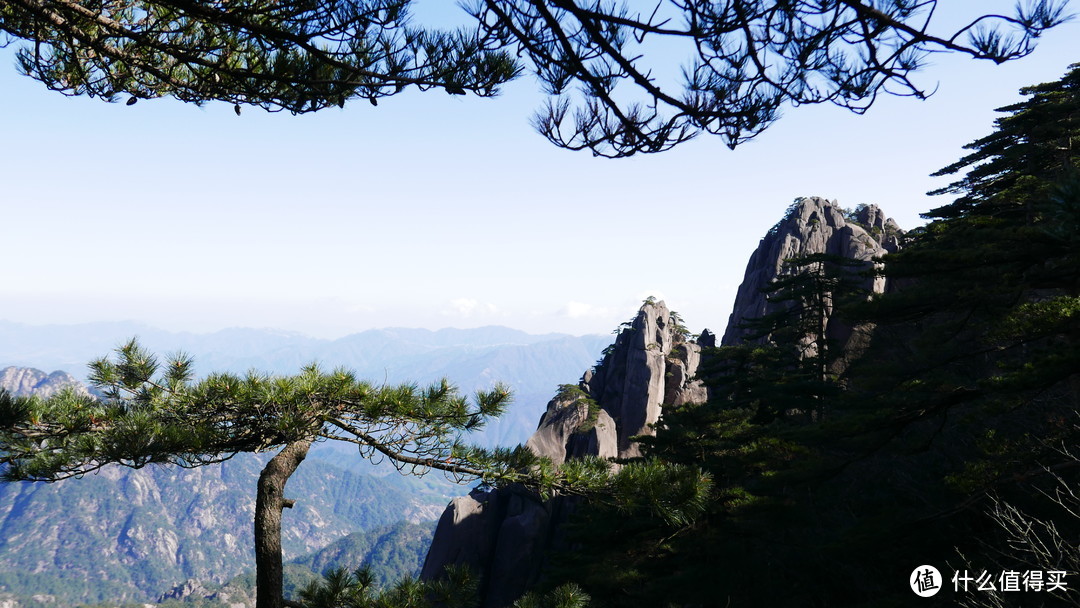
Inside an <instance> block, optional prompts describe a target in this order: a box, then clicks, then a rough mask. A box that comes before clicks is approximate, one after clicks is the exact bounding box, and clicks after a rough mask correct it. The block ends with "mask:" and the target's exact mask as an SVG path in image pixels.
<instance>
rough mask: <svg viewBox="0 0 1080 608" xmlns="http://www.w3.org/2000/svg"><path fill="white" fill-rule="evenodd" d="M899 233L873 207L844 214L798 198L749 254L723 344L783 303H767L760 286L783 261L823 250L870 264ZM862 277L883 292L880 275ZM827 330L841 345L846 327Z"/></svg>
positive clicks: (891, 247)
mask: <svg viewBox="0 0 1080 608" xmlns="http://www.w3.org/2000/svg"><path fill="white" fill-rule="evenodd" d="M902 237H903V231H902V230H901V229H900V227H899V226H897V224H896V222H895V221H893V219H892V218H886V217H885V214H884V212H882V211H881V209H879V208H878V207H877V206H876V205H860V206H859V207H857V208H856V209H855V210H854V211H853V212H848V211H845V210H844V209H842V208H841V207H839V206H838V205H837V204H836V202H835V201H832V202H830V201H827V200H825V199H822V198H817V197H809V198H800V199H797V200H796V201H795V203H794V204H792V205H791V207H789V208H788V212H787V214H786V215H785V216H784V219H782V220H780V222H779V223H777V224H776V225H775V226H773V227H772V229H770V230H769V232H768V234H766V235H765V237H764V238H762V239H761V242H760V243H759V244H758V248H757V250H756V251H754V253H753V255H751V256H750V261H749V263H748V264H747V265H746V273H745V274H744V275H743V281H742V284H740V285H739V291H738V293H737V295H736V296H735V305H734V308H733V310H732V313H731V316H730V317H729V319H728V325H727V329H726V331H725V332H724V337H723V340H722V343H723V344H724V345H732V344H738V343H740V342H744V341H746V340H747V338H748V334H749V331H748V330H747V329H745V328H743V327H741V325H742V324H743V323H744V322H745V321H746V320H748V319H757V318H760V317H763V316H765V315H767V314H770V313H772V312H776V311H777V310H778V307H779V306H783V304H777V303H771V302H769V301H768V300H767V299H766V294H765V293H764V292H763V289H764V288H766V287H768V286H769V285H770V284H771V283H772V282H773V280H774V279H776V278H777V277H779V276H781V275H782V274H784V273H785V272H787V271H786V269H785V261H786V260H790V259H793V258H799V257H802V256H807V255H813V254H825V255H830V256H838V257H843V258H848V259H852V260H858V261H862V262H865V263H866V265H867V267H869V266H870V265H871V264H873V259H874V258H876V257H879V256H882V255H884V254H886V253H890V252H894V251H896V250H897V249H898V248H899V247H900V242H901V239H902ZM864 281H865V284H864V287H865V288H866V289H868V290H870V291H873V292H875V293H882V292H884V291H885V290H886V289H887V287H888V286H887V285H886V282H885V279H884V278H883V277H873V278H866V279H864ZM829 333H830V334H832V337H834V338H837V339H839V341H840V343H841V344H843V343H845V341H846V336H847V334H850V329H849V328H842V327H834V328H832V330H831V331H830V332H829ZM764 339H766V338H761V340H764Z"/></svg>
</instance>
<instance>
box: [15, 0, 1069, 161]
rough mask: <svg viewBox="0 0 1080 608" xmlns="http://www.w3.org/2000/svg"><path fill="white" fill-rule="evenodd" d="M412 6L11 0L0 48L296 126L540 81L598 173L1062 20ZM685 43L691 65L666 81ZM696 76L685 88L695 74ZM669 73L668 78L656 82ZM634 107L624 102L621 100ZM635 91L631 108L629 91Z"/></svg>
mask: <svg viewBox="0 0 1080 608" xmlns="http://www.w3.org/2000/svg"><path fill="white" fill-rule="evenodd" d="M411 4H412V2H411V0H350V1H346V2H339V1H333V0H250V1H245V2H233V1H222V2H194V1H190V0H123V1H116V2H102V1H100V0H99V1H96V2H78V1H76V0H11V1H8V2H4V3H3V4H0V32H2V33H3V34H4V35H5V37H6V39H7V41H19V42H20V43H21V44H22V47H21V48H20V50H19V55H18V59H19V66H20V69H21V70H22V71H23V72H25V73H26V74H29V75H30V76H32V77H34V78H36V79H38V80H41V81H42V82H43V83H45V84H46V86H48V87H49V88H50V89H53V90H57V91H61V92H63V93H65V94H69V95H90V96H96V97H102V98H105V99H109V100H114V99H117V98H120V97H123V96H126V97H127V102H128V103H129V104H130V103H134V102H136V101H137V100H139V99H146V98H156V97H162V96H173V97H175V98H177V99H180V100H182V101H188V102H194V103H202V102H205V101H225V102H228V103H231V104H235V106H234V107H235V109H236V110H237V112H239V111H240V107H241V105H244V104H248V105H254V106H259V107H263V108H266V109H268V110H285V111H288V112H294V113H300V112H311V111H316V110H320V109H323V108H327V107H335V106H343V105H344V104H345V103H348V102H350V101H351V100H356V99H361V100H366V101H368V102H370V103H371V104H377V103H378V100H379V99H381V98H384V97H387V96H391V95H395V94H397V93H398V92H400V91H402V90H405V89H407V88H414V87H415V88H419V89H421V90H428V89H435V90H443V91H445V92H447V93H449V94H452V95H464V94H465V93H467V92H469V93H473V94H476V95H480V96H490V95H494V94H495V93H496V91H497V89H498V87H499V86H500V85H502V84H505V83H506V82H507V81H508V80H510V79H512V78H513V77H515V76H516V75H517V74H518V73H519V72H522V71H525V70H528V71H531V72H532V73H533V74H535V76H536V77H537V79H538V80H539V81H540V82H541V84H542V86H543V88H544V90H545V92H546V93H548V94H549V103H548V104H547V105H546V107H545V108H544V109H543V110H542V111H540V112H539V113H538V115H537V117H536V124H537V126H538V128H539V130H540V132H541V133H542V134H543V135H544V136H545V137H547V138H548V140H550V141H551V142H552V143H554V144H556V145H558V146H561V147H564V148H569V149H574V150H580V149H588V150H591V151H592V152H593V153H594V154H598V155H603V156H612V157H617V156H629V155H632V154H635V153H639V152H660V151H663V150H667V149H669V148H671V147H672V146H674V145H676V144H678V143H681V142H684V141H687V140H689V139H691V138H693V137H694V136H695V135H697V134H699V133H703V132H704V133H710V134H715V135H719V136H720V137H722V138H723V139H724V141H725V142H726V143H727V144H728V145H729V146H732V147H734V146H735V145H737V144H739V143H740V142H742V141H745V140H747V139H750V138H752V137H754V136H755V135H757V134H758V133H760V132H761V131H762V130H763V129H765V128H766V127H768V125H769V124H771V123H772V122H773V121H774V120H776V119H777V118H778V117H779V115H780V108H781V106H782V105H783V104H784V103H791V104H792V105H803V104H815V103H833V104H836V105H839V106H841V107H845V108H849V109H851V110H852V111H855V112H859V113H861V112H864V111H865V110H866V109H867V108H868V107H869V106H870V105H871V104H872V103H873V101H874V100H875V99H876V97H877V96H878V95H879V94H880V93H882V92H889V93H893V92H896V93H898V94H901V95H910V96H915V97H919V98H922V97H925V96H926V92H925V91H926V89H927V87H925V86H923V85H920V84H918V83H916V82H915V76H916V74H917V73H918V71H919V70H920V69H921V68H922V67H923V65H924V63H925V61H926V58H927V57H928V56H929V55H930V54H931V53H934V52H953V53H961V54H965V55H968V56H970V57H973V58H976V59H987V60H992V61H995V62H999V63H1000V62H1003V61H1008V60H1011V59H1016V58H1019V57H1023V56H1024V55H1027V54H1028V53H1030V52H1031V51H1032V50H1033V49H1034V46H1035V42H1036V39H1037V38H1038V37H1039V36H1040V35H1041V34H1042V33H1043V32H1045V31H1046V30H1047V29H1049V28H1051V27H1054V26H1055V25H1057V24H1059V23H1062V22H1063V21H1064V20H1065V19H1066V18H1067V15H1066V13H1065V12H1064V8H1065V2H1063V1H1058V0H1026V1H1025V2H1022V3H1019V4H1018V5H1017V7H1016V10H1015V13H1014V14H1013V15H997V14H979V13H978V11H977V10H976V11H972V13H971V14H970V22H969V23H968V24H967V25H966V26H961V27H959V28H957V29H956V30H954V31H950V30H947V29H938V28H939V23H938V18H937V16H936V15H935V10H934V9H935V6H936V3H935V2H911V1H910V0H886V1H879V0H875V1H874V2H870V1H868V0H842V1H839V2H813V1H809V0H799V1H795V2H772V3H762V2H756V1H752V0H732V1H728V2H719V3H718V2H704V3H703V2H685V3H682V2H671V3H658V4H656V5H655V6H652V5H649V6H648V7H647V8H646V9H645V10H646V11H651V13H650V12H638V11H637V10H632V9H630V8H628V7H626V6H624V4H623V3H621V2H614V1H611V0H602V1H595V2H588V3H582V2H577V1H570V0H555V1H552V2H541V1H539V0H479V1H477V2H474V3H472V4H471V5H470V7H469V10H470V12H471V13H472V15H473V17H474V19H473V21H472V22H471V24H469V25H468V26H466V27H463V28H459V29H456V30H452V31H443V30H438V29H433V28H427V27H422V26H417V25H415V24H414V22H413V21H411V20H410V14H409V9H410V7H411ZM671 42H675V43H676V44H680V43H681V44H683V48H684V49H685V50H686V52H687V54H688V55H689V61H688V62H684V63H681V64H680V65H679V66H674V65H665V63H666V61H665V60H664V58H665V57H666V56H667V54H668V52H669V50H668V49H669V48H670V46H671ZM680 69H681V72H680ZM654 71H655V72H656V74H654ZM620 84H621V85H622V88H621V89H619V90H618V91H616V87H617V86H619V85H620ZM628 88H629V89H630V92H629V93H626V92H625V90H626V89H628Z"/></svg>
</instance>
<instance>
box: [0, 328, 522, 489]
mask: <svg viewBox="0 0 1080 608" xmlns="http://www.w3.org/2000/svg"><path fill="white" fill-rule="evenodd" d="M91 368H92V374H91V378H90V379H91V382H92V383H93V384H94V386H95V387H97V388H99V389H100V390H102V391H103V393H104V394H105V395H106V399H105V400H103V401H98V400H96V399H93V398H88V397H80V396H78V395H76V394H74V393H71V392H67V393H62V394H60V395H57V396H54V397H52V398H50V399H36V400H35V399H31V400H29V401H20V402H17V403H21V404H23V405H19V406H18V408H16V407H15V406H14V405H9V406H7V407H6V408H5V411H7V412H8V417H9V418H10V420H9V423H8V424H7V425H5V426H2V427H0V446H2V452H0V462H2V463H4V464H5V465H7V467H6V470H5V476H6V478H8V479H62V478H66V477H72V476H79V475H82V474H85V473H86V472H89V471H93V470H96V469H97V468H100V467H101V466H103V465H104V464H107V463H118V464H123V465H125V466H128V467H132V468H140V467H142V466H145V465H147V464H151V463H168V464H175V465H180V466H184V467H190V466H200V465H204V464H209V463H212V462H218V461H221V460H225V459H228V458H230V457H232V456H233V455H235V454H237V453H241V452H254V451H262V450H267V449H272V448H275V447H280V446H283V445H286V444H288V443H291V442H295V441H300V440H305V439H317V438H324V439H334V440H342V441H348V442H350V443H353V444H355V445H357V447H358V448H359V451H360V453H361V455H363V456H366V457H370V456H373V455H375V454H379V455H380V456H382V457H389V458H390V459H391V460H392V461H394V462H396V463H397V464H398V465H399V466H400V467H403V468H408V469H410V470H412V471H418V472H422V471H425V470H428V469H430V468H439V469H443V470H450V472H452V473H456V474H460V475H465V476H470V475H472V476H478V475H479V474H480V473H481V471H480V470H479V469H477V468H475V467H473V466H472V464H473V463H469V462H467V461H461V460H458V461H457V462H445V460H446V459H447V458H449V457H451V456H453V457H454V458H459V457H458V456H457V454H458V453H461V454H466V453H468V454H474V455H476V457H478V458H479V457H481V456H482V455H483V454H482V452H480V451H475V450H474V451H468V450H465V449H464V447H463V446H460V445H459V444H458V441H457V440H458V437H459V436H460V434H461V433H463V432H465V431H470V430H475V429H478V428H481V427H482V426H483V424H484V422H485V421H486V419H487V418H490V417H493V416H497V415H498V414H500V413H501V412H502V411H503V409H504V408H505V407H506V405H507V403H508V402H509V397H510V393H509V391H508V390H507V389H506V388H505V387H502V386H498V387H496V388H495V389H494V390H492V391H486V392H479V393H477V395H476V396H475V397H474V399H473V403H472V404H470V403H469V401H468V400H467V399H466V398H465V397H463V396H461V395H460V394H458V392H457V390H456V389H455V388H454V387H453V386H452V385H450V384H449V383H448V382H447V381H445V380H443V381H441V382H436V383H433V384H431V385H430V386H427V387H424V388H421V387H418V386H416V385H412V384H402V385H398V386H378V387H377V386H374V385H372V384H370V383H367V382H363V381H360V380H357V379H356V378H355V376H354V375H353V374H352V373H351V372H348V371H346V370H340V369H339V370H335V371H333V372H329V373H327V372H323V371H322V370H320V369H319V368H318V367H316V366H309V367H307V368H305V369H304V370H303V371H302V372H301V373H300V374H298V375H295V376H288V377H285V376H267V375H261V374H258V373H256V372H250V373H248V374H247V375H246V376H237V375H234V374H220V373H219V374H211V375H209V376H208V377H206V378H204V379H202V380H200V381H198V382H193V381H192V380H191V373H190V368H191V360H190V358H187V357H185V356H183V355H182V354H181V355H176V356H174V357H171V358H169V359H168V360H167V361H166V362H165V363H164V364H160V363H159V362H158V360H157V358H156V356H154V355H153V354H151V353H149V352H148V351H146V350H144V349H142V348H141V347H140V346H139V345H138V344H137V343H136V342H135V341H131V342H129V343H127V344H125V345H124V346H122V347H121V348H119V349H117V357H116V359H115V360H110V359H107V358H105V359H100V360H98V361H95V362H93V363H92V364H91ZM27 404H29V405H30V406H31V407H30V409H27V407H26V405H27ZM19 408H21V409H19ZM16 410H17V411H16ZM20 412H21V413H20ZM16 415H18V416H19V418H16V417H15V416H16Z"/></svg>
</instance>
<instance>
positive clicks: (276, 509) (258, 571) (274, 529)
mask: <svg viewBox="0 0 1080 608" xmlns="http://www.w3.org/2000/svg"><path fill="white" fill-rule="evenodd" d="M309 447H311V441H310V440H307V441H298V442H296V443H290V444H288V445H286V446H285V448H284V449H282V450H281V451H280V452H278V454H277V456H274V457H273V458H271V459H270V462H268V463H266V466H265V467H263V470H262V473H261V474H260V475H259V490H258V493H257V495H256V497H255V589H256V591H255V593H256V598H255V608H284V606H285V599H284V597H283V596H282V590H281V587H282V566H281V511H282V509H284V508H286V507H292V505H293V501H291V500H287V499H286V498H285V483H286V482H288V481H289V476H290V475H292V474H293V472H294V471H296V468H297V467H298V466H300V463H301V462H303V461H304V457H305V456H307V452H308V448H309Z"/></svg>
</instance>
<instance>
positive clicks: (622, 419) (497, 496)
mask: <svg viewBox="0 0 1080 608" xmlns="http://www.w3.org/2000/svg"><path fill="white" fill-rule="evenodd" d="M702 335H703V336H704V338H705V341H706V342H710V341H711V342H715V337H714V336H713V335H712V334H711V333H708V330H706V331H705V332H703V334H702ZM700 361H701V347H700V346H699V345H698V344H697V343H695V342H694V341H692V340H691V339H690V335H689V332H688V331H687V330H686V328H685V326H683V324H682V321H681V320H680V319H679V317H678V315H677V314H675V313H673V312H671V311H670V310H669V309H668V307H667V305H666V304H665V303H664V302H662V301H655V300H652V299H649V300H646V301H645V303H644V304H643V305H642V307H641V309H640V310H639V311H638V313H637V315H636V316H635V317H634V318H633V320H631V321H630V322H628V323H625V324H623V326H622V328H621V331H620V332H619V335H618V336H617V337H616V339H615V343H614V344H612V345H611V346H610V347H608V348H607V349H606V350H605V351H604V356H603V359H602V360H601V361H600V363H599V364H598V365H597V366H596V368H595V369H593V370H589V371H587V372H585V375H584V376H582V378H581V380H580V381H579V382H578V384H577V385H576V386H574V385H564V386H563V387H562V388H561V389H560V390H559V392H558V394H557V395H556V396H555V398H553V399H552V400H551V401H550V402H549V403H548V406H547V411H545V412H544V415H543V417H542V418H541V419H540V424H539V427H538V428H537V429H536V432H535V433H533V435H532V437H531V438H530V439H529V441H528V442H527V443H526V446H528V447H529V449H531V450H532V451H533V452H535V453H536V454H537V455H539V456H547V457H548V458H551V460H552V461H553V462H554V463H555V464H562V463H563V462H565V461H566V460H568V459H571V458H580V457H582V456H586V455H593V456H600V457H606V458H614V457H622V458H627V457H632V456H637V455H639V454H640V452H639V449H638V446H637V444H636V443H634V442H632V441H631V439H630V438H631V437H634V436H635V435H644V434H652V432H653V430H652V428H651V427H650V426H649V425H651V424H652V423H654V422H656V420H657V419H658V418H659V417H660V413H661V411H662V410H663V408H664V407H665V406H670V405H677V404H682V403H688V402H704V401H705V399H706V397H707V395H706V390H705V387H704V385H702V383H701V382H700V381H698V380H695V379H694V374H695V373H696V371H697V367H698V364H699V363H700ZM570 508H572V505H571V503H568V502H567V501H561V500H554V501H547V502H541V501H540V500H539V499H537V498H536V497H534V496H532V495H530V494H528V493H526V492H522V491H518V490H515V489H513V488H502V489H499V490H494V491H489V492H483V491H474V492H472V493H471V494H469V495H468V496H463V497H460V498H455V499H454V500H453V501H452V502H451V503H450V505H449V506H448V507H447V508H446V511H445V512H444V513H443V516H442V518H441V519H440V520H439V525H438V527H437V528H436V530H435V537H434V538H433V539H432V543H431V549H430V550H429V551H428V555H427V560H426V561H425V562H424V568H423V571H422V572H421V578H425V579H431V578H435V577H437V576H439V574H440V572H442V570H443V568H444V567H445V566H447V565H450V564H464V565H467V566H469V567H470V568H472V569H473V570H476V571H478V572H479V573H481V574H482V575H483V576H482V578H483V580H484V581H485V582H484V588H483V589H482V591H481V595H482V596H483V606H484V607H485V608H495V607H502V606H507V605H509V604H510V603H512V602H513V601H514V600H515V599H517V597H518V596H520V595H521V594H522V593H523V592H524V591H525V590H526V589H528V588H529V587H530V586H531V585H533V584H535V582H536V581H537V580H538V579H539V577H540V573H541V570H542V568H543V563H544V554H545V552H546V551H547V549H549V548H550V547H551V546H552V545H553V544H555V543H557V542H558V527H559V525H560V524H561V523H562V521H563V520H564V519H565V517H566V513H567V511H568V510H569V509H570Z"/></svg>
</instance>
